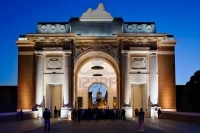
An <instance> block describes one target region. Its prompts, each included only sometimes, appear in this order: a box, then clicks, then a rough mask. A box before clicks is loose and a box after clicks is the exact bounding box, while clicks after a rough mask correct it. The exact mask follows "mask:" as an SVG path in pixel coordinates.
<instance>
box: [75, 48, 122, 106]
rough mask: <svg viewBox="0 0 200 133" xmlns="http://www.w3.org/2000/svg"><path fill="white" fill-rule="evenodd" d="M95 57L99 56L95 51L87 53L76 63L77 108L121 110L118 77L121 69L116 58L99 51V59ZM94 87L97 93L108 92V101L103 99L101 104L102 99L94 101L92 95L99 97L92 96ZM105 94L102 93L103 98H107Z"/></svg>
mask: <svg viewBox="0 0 200 133" xmlns="http://www.w3.org/2000/svg"><path fill="white" fill-rule="evenodd" d="M95 55H97V54H96V53H95V52H94V51H93V52H89V53H85V54H84V55H82V56H81V57H80V58H79V59H78V60H77V62H76V65H75V69H74V72H75V89H74V101H75V106H76V108H79V107H80V108H89V107H94V106H97V107H99V108H110V109H116V108H119V97H120V96H119V82H117V81H118V80H119V79H118V76H117V75H118V74H119V68H118V66H117V63H116V61H115V59H114V58H112V57H111V56H110V55H108V54H106V53H104V52H100V51H99V54H98V57H97V56H95ZM88 57H90V58H88ZM105 57H106V58H105ZM98 86H99V87H98ZM100 86H101V87H100ZM93 87H95V92H97V91H100V92H101V91H102V92H103V91H104V92H105V91H106V92H107V93H106V95H107V96H106V99H103V100H102V98H101V100H102V101H101V102H100V98H99V100H97V99H96V100H94V99H92V98H91V96H92V95H97V94H91V92H92V91H91V90H92V88H93ZM103 88H105V90H103ZM99 89H100V90H99ZM93 92H94V91H93ZM104 92H103V93H102V97H105V93H104ZM90 98H91V99H90ZM95 102H96V103H95ZM105 102H106V103H105Z"/></svg>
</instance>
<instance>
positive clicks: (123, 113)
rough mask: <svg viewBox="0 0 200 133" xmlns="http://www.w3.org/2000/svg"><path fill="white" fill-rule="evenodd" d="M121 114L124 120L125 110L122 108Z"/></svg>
mask: <svg viewBox="0 0 200 133" xmlns="http://www.w3.org/2000/svg"><path fill="white" fill-rule="evenodd" d="M121 114H122V120H126V110H124V108H122V111H121Z"/></svg>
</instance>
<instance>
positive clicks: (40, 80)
mask: <svg viewBox="0 0 200 133" xmlns="http://www.w3.org/2000/svg"><path fill="white" fill-rule="evenodd" d="M36 62H37V66H36V104H37V105H41V104H42V102H43V96H44V56H43V55H42V54H37V55H36Z"/></svg>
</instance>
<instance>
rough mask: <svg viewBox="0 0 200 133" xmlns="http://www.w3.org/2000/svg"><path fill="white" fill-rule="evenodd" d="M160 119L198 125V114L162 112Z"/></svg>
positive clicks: (199, 120) (199, 117)
mask: <svg viewBox="0 0 200 133" xmlns="http://www.w3.org/2000/svg"><path fill="white" fill-rule="evenodd" d="M162 119H169V120H175V121H183V122H189V123H197V124H200V113H190V112H162Z"/></svg>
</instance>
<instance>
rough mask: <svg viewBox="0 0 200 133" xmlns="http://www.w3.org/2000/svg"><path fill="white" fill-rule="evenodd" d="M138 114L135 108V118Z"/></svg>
mask: <svg viewBox="0 0 200 133" xmlns="http://www.w3.org/2000/svg"><path fill="white" fill-rule="evenodd" d="M138 112H139V111H138V109H137V108H136V109H135V117H138Z"/></svg>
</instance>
